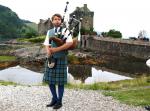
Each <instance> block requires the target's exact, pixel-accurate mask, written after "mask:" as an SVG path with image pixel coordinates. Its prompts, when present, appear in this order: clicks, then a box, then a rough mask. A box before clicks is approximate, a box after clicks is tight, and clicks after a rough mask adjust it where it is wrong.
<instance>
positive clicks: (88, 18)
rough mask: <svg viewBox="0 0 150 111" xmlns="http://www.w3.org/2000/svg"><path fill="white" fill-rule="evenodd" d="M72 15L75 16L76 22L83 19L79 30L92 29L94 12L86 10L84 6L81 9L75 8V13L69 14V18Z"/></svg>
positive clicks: (85, 5)
mask: <svg viewBox="0 0 150 111" xmlns="http://www.w3.org/2000/svg"><path fill="white" fill-rule="evenodd" d="M73 15H75V16H76V18H77V19H78V20H79V19H80V18H83V21H82V25H81V28H83V29H86V30H90V29H93V17H94V12H92V11H90V10H89V9H88V7H87V4H84V6H83V7H77V8H76V9H75V11H74V12H72V13H71V14H70V17H72V16H73Z"/></svg>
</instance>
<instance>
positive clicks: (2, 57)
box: [0, 56, 16, 62]
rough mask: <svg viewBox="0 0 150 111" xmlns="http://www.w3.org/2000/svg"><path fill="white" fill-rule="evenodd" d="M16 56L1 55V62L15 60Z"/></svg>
mask: <svg viewBox="0 0 150 111" xmlns="http://www.w3.org/2000/svg"><path fill="white" fill-rule="evenodd" d="M15 60H16V57H15V56H0V62H3V61H15Z"/></svg>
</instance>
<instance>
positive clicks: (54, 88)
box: [49, 84, 58, 101]
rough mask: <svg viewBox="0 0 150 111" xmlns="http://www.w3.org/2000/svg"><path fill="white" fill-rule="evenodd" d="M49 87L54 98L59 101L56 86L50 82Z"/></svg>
mask: <svg viewBox="0 0 150 111" xmlns="http://www.w3.org/2000/svg"><path fill="white" fill-rule="evenodd" d="M49 88H50V90H51V93H52V96H53V99H54V100H56V101H57V99H58V98H57V93H56V86H55V85H54V84H49Z"/></svg>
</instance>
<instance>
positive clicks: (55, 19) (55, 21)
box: [52, 16, 61, 27]
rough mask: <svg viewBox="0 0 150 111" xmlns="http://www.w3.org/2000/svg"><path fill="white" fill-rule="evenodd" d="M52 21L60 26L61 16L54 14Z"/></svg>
mask: <svg viewBox="0 0 150 111" xmlns="http://www.w3.org/2000/svg"><path fill="white" fill-rule="evenodd" d="M52 23H53V25H54V26H55V27H59V26H60V25H61V18H59V17H57V16H54V19H53V21H52Z"/></svg>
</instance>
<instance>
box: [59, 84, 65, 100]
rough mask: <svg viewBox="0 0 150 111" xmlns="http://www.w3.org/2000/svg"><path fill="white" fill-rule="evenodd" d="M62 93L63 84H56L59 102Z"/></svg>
mask: <svg viewBox="0 0 150 111" xmlns="http://www.w3.org/2000/svg"><path fill="white" fill-rule="evenodd" d="M63 94H64V85H58V95H59V96H58V99H59V101H60V102H61V101H62V97H63Z"/></svg>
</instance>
